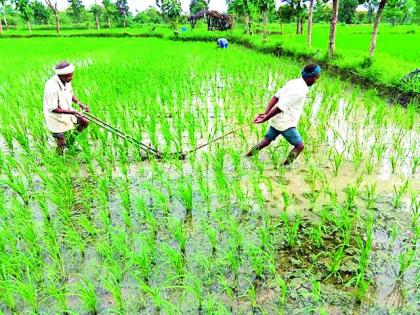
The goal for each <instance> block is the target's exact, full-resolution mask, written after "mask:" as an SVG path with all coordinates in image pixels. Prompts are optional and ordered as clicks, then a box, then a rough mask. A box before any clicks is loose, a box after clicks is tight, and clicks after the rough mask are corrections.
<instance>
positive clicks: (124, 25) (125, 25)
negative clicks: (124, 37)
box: [123, 19, 127, 28]
mask: <svg viewBox="0 0 420 315" xmlns="http://www.w3.org/2000/svg"><path fill="white" fill-rule="evenodd" d="M123 27H124V28H126V27H127V24H126V22H125V19H124V20H123Z"/></svg>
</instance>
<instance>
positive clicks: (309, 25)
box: [308, 0, 314, 48]
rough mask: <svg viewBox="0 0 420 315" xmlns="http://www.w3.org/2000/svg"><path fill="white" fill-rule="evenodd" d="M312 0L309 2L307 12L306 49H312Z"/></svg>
mask: <svg viewBox="0 0 420 315" xmlns="http://www.w3.org/2000/svg"><path fill="white" fill-rule="evenodd" d="M313 7H314V0H310V1H309V12H308V47H309V48H311V47H312V16H313Z"/></svg>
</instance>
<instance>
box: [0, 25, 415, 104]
mask: <svg viewBox="0 0 420 315" xmlns="http://www.w3.org/2000/svg"><path fill="white" fill-rule="evenodd" d="M72 37H87V38H94V37H97V38H130V37H132V38H160V39H164V38H166V39H169V40H172V41H184V42H187V41H192V42H213V41H216V40H217V38H219V35H216V34H215V35H214V36H213V35H206V36H202V35H201V36H194V35H187V36H185V35H170V36H165V35H164V34H162V33H154V32H153V33H151V32H149V33H140V34H130V33H126V32H124V33H86V34H84V33H78V34H61V35H57V34H25V35H19V34H12V35H1V36H0V39H1V38H16V39H19V38H72ZM227 38H228V40H229V41H230V42H231V43H234V44H238V45H241V46H243V47H245V48H248V49H252V50H254V51H257V52H260V53H263V54H269V55H274V56H276V57H290V58H293V59H295V60H299V61H304V62H306V63H309V62H314V63H317V64H320V65H321V67H322V68H323V69H325V70H326V71H327V72H328V73H329V74H331V75H333V76H336V77H339V78H340V79H341V80H344V81H350V82H351V83H352V84H356V85H359V86H360V87H361V88H363V89H370V88H373V89H375V90H376V91H377V92H378V94H379V95H380V96H381V97H384V98H386V99H388V100H389V101H390V102H391V103H399V104H400V105H402V106H404V107H406V106H407V105H408V104H409V103H419V102H420V93H418V92H417V91H415V90H408V89H406V88H403V87H402V86H398V85H395V84H389V83H388V84H387V83H384V82H380V81H378V80H377V79H372V78H370V77H368V76H364V75H362V74H360V73H359V72H357V71H355V70H354V69H350V68H344V67H340V66H337V65H333V64H331V63H330V62H328V60H326V59H325V58H315V57H314V56H312V55H310V54H306V53H298V52H296V51H294V50H291V49H287V48H285V47H284V46H282V45H280V44H275V45H273V46H258V45H256V44H253V43H252V42H251V41H250V40H249V39H247V38H244V37H238V36H227ZM368 67H369V65H366V68H368ZM416 110H417V111H418V110H419V106H416Z"/></svg>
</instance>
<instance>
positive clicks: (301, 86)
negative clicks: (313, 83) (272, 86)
mask: <svg viewBox="0 0 420 315" xmlns="http://www.w3.org/2000/svg"><path fill="white" fill-rule="evenodd" d="M308 91H309V88H308V86H307V85H306V82H305V81H304V80H303V79H302V78H299V79H294V80H290V81H289V82H287V83H286V84H285V85H284V86H283V87H282V88H281V89H280V90H279V91H278V92H277V93H276V94H275V96H276V97H277V98H278V99H279V101H278V102H277V104H276V106H277V107H278V108H279V109H280V110H281V112H280V113H278V114H277V115H276V116H274V117H273V118H271V119H270V125H271V126H272V127H274V128H275V129H277V130H279V131H284V130H286V129H289V128H291V127H297V124H298V122H299V119H300V116H301V115H302V113H303V106H304V105H305V101H306V94H308Z"/></svg>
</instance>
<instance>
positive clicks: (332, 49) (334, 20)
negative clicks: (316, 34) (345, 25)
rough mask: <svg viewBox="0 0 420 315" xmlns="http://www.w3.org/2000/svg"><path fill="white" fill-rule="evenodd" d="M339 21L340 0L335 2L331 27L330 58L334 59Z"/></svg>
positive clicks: (334, 0)
mask: <svg viewBox="0 0 420 315" xmlns="http://www.w3.org/2000/svg"><path fill="white" fill-rule="evenodd" d="M337 21H338V0H333V7H332V17H331V26H330V37H329V41H328V57H330V58H332V57H334V53H335V32H336V26H337Z"/></svg>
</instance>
